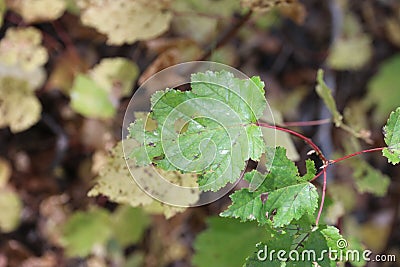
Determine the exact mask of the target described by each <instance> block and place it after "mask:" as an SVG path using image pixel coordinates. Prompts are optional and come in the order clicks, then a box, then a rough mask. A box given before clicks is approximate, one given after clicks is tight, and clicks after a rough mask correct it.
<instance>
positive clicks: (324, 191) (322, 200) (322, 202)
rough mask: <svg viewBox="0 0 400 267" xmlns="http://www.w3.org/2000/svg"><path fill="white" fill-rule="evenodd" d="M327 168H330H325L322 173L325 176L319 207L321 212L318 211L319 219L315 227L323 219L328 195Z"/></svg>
mask: <svg viewBox="0 0 400 267" xmlns="http://www.w3.org/2000/svg"><path fill="white" fill-rule="evenodd" d="M327 168H328V166H325V167H324V169H323V170H322V173H323V174H324V183H323V185H322V196H321V204H320V205H319V211H318V215H317V219H316V220H315V225H318V223H319V219H320V218H321V214H322V210H323V209H324V203H325V195H326V169H327Z"/></svg>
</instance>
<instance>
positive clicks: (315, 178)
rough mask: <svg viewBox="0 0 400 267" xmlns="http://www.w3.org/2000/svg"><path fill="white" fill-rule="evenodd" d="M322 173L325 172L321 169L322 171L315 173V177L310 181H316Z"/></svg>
mask: <svg viewBox="0 0 400 267" xmlns="http://www.w3.org/2000/svg"><path fill="white" fill-rule="evenodd" d="M322 173H323V172H322V171H321V172H320V173H318V174H317V175H315V176H314V178H312V179H311V180H310V183H311V182H314V181H315V180H317V179H318V177H320V176H321V174H322Z"/></svg>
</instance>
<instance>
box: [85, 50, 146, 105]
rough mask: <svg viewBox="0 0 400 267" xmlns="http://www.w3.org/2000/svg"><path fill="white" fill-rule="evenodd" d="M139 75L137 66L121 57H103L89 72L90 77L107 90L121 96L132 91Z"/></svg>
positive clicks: (127, 94)
mask: <svg viewBox="0 0 400 267" xmlns="http://www.w3.org/2000/svg"><path fill="white" fill-rule="evenodd" d="M138 75H139V67H138V66H137V65H136V64H135V63H133V62H132V61H130V60H127V59H125V58H122V57H116V58H104V59H102V60H101V61H100V63H99V64H98V65H96V66H95V67H94V68H93V69H92V70H91V72H90V76H91V77H92V79H93V80H94V81H95V82H96V83H97V84H98V85H100V86H101V87H102V88H103V89H105V90H106V91H107V92H109V93H112V92H113V91H118V92H114V93H117V94H119V95H120V96H121V97H125V96H129V95H130V94H131V93H132V90H133V85H134V83H135V82H136V79H137V77H138Z"/></svg>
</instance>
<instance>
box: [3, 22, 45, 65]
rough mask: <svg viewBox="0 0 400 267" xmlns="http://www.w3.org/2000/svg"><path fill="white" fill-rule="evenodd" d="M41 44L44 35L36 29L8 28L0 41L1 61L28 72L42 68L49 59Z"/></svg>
mask: <svg viewBox="0 0 400 267" xmlns="http://www.w3.org/2000/svg"><path fill="white" fill-rule="evenodd" d="M41 42H42V34H41V32H40V31H39V30H37V29H36V28H33V27H27V28H13V27H12V28H8V29H7V31H6V35H5V37H4V38H3V39H1V41H0V61H1V62H3V63H5V64H7V65H18V66H20V67H22V68H24V69H25V70H28V71H32V70H34V69H35V68H38V67H41V66H43V65H44V64H45V63H46V62H47V59H48V54H47V50H46V48H44V47H43V46H42V45H41Z"/></svg>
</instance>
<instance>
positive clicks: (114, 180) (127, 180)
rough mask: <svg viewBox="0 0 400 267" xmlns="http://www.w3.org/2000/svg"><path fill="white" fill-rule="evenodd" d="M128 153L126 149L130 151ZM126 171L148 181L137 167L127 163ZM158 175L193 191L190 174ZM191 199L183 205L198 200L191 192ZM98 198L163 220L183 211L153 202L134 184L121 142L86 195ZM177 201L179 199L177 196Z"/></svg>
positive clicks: (130, 142) (131, 143) (193, 180)
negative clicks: (140, 209) (131, 170)
mask: <svg viewBox="0 0 400 267" xmlns="http://www.w3.org/2000/svg"><path fill="white" fill-rule="evenodd" d="M134 145H135V143H134V141H133V140H124V146H125V149H127V147H126V146H131V147H132V148H133V146H134ZM130 150H131V149H129V151H130ZM129 163H130V166H129V167H130V168H135V169H136V172H135V173H141V175H140V176H142V178H143V177H145V178H149V180H151V175H152V174H150V173H148V172H147V170H146V168H144V167H137V166H136V165H135V164H134V162H132V161H129ZM161 175H162V176H163V177H164V178H165V179H167V180H169V181H170V182H171V183H175V184H179V185H181V186H185V187H189V186H190V187H197V183H196V180H197V176H195V175H191V174H181V173H178V172H165V171H163V172H162V173H161ZM192 191H193V192H192V193H191V195H188V196H184V199H185V200H186V204H187V205H190V204H194V203H196V202H197V200H198V198H199V191H198V189H197V188H193V190H192ZM98 195H105V196H107V197H108V198H109V199H110V200H111V201H114V202H117V203H122V204H129V205H131V206H133V207H138V206H142V207H143V208H144V209H145V210H146V211H148V212H150V213H157V214H158V213H163V214H164V215H165V217H167V218H169V217H172V216H173V215H175V214H176V213H178V212H183V211H184V210H185V209H186V208H182V207H175V206H170V205H167V204H164V203H160V202H159V201H157V200H155V199H153V198H152V197H150V196H149V195H147V194H146V193H145V192H143V191H142V189H141V188H140V187H139V186H138V185H137V184H136V182H135V181H134V180H133V177H132V176H131V174H130V172H129V169H128V166H127V165H126V161H125V158H124V154H123V147H122V142H119V143H118V144H117V146H116V147H114V149H113V150H112V151H111V154H110V156H109V159H108V161H107V163H106V164H105V165H104V166H103V168H102V169H101V171H100V174H99V176H98V177H97V182H96V185H95V186H94V187H93V188H92V189H91V190H90V191H89V193H88V196H91V197H94V196H98ZM177 197H181V196H177Z"/></svg>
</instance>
